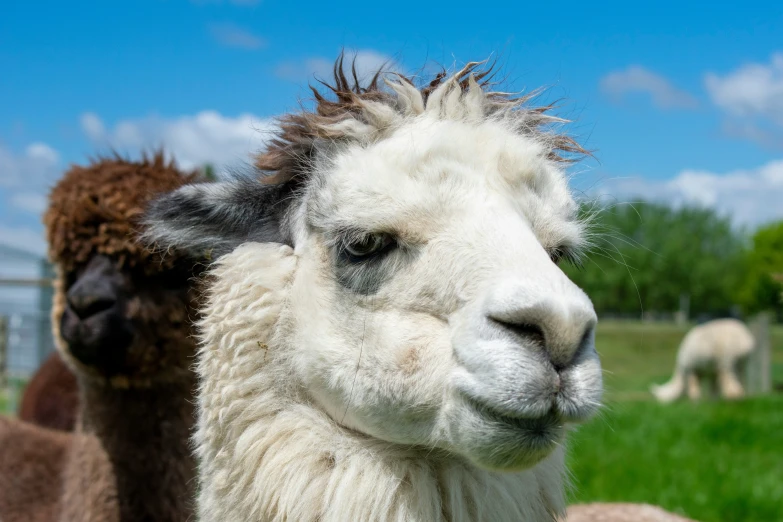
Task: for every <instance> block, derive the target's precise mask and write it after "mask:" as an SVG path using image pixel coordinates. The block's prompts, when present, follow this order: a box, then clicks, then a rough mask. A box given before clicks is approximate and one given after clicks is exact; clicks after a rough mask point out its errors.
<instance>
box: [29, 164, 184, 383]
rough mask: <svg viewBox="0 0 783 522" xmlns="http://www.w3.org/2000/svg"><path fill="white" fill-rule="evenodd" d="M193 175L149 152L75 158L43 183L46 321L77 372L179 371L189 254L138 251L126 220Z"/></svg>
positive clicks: (139, 379)
mask: <svg viewBox="0 0 783 522" xmlns="http://www.w3.org/2000/svg"><path fill="white" fill-rule="evenodd" d="M193 179H194V176H193V175H185V174H183V173H181V172H179V171H178V170H177V169H176V168H175V167H174V166H173V165H172V164H167V163H166V162H165V161H164V159H163V155H162V154H158V155H156V156H155V157H154V158H151V159H147V158H145V159H143V160H142V161H141V162H129V161H125V160H122V159H120V158H112V159H103V160H99V161H97V162H95V163H93V164H91V165H89V166H88V167H85V168H82V167H77V166H75V167H73V168H71V170H69V171H68V172H67V173H66V174H65V175H64V176H63V178H62V179H61V180H60V181H59V182H58V184H57V185H56V186H55V187H54V189H53V190H52V192H51V195H50V201H49V203H50V204H49V208H48V210H47V212H46V215H45V218H44V220H45V223H46V227H47V239H48V242H49V254H50V258H51V259H52V261H53V263H54V264H55V266H56V269H57V272H58V278H57V281H56V287H55V297H54V307H53V314H52V322H53V326H54V330H55V340H56V343H57V345H58V349H59V350H60V352H61V354H62V355H63V356H64V359H65V360H66V361H67V362H68V363H69V364H70V365H71V366H73V367H74V368H75V369H76V370H77V371H78V373H79V374H81V375H84V376H88V377H94V378H99V379H108V381H109V382H111V383H113V384H115V385H118V386H125V385H146V384H149V383H151V382H153V381H156V380H159V379H168V378H172V377H175V376H176V375H178V374H179V375H181V374H184V373H185V372H186V371H187V367H188V364H190V362H191V360H190V357H192V355H193V349H194V345H193V342H192V341H191V340H190V329H189V327H188V315H189V313H191V312H192V311H193V310H194V308H193V306H192V303H191V301H192V298H193V295H192V291H191V287H192V285H191V284H190V281H189V279H190V278H191V277H192V275H193V268H192V267H193V263H192V262H188V261H186V260H185V259H184V258H180V257H177V256H171V257H170V258H167V259H165V260H163V261H162V260H161V259H160V256H158V255H154V254H152V253H150V252H149V251H147V250H146V249H145V248H144V247H143V246H142V245H140V244H138V243H137V242H136V236H137V234H138V233H137V231H136V227H137V223H136V222H135V221H136V219H137V217H138V216H139V214H140V213H141V211H142V209H143V207H144V205H145V204H146V203H147V201H148V200H149V199H150V198H152V197H154V196H155V195H158V194H160V193H162V192H166V191H170V190H173V189H175V188H178V187H180V186H181V185H183V184H185V183H187V182H188V181H193Z"/></svg>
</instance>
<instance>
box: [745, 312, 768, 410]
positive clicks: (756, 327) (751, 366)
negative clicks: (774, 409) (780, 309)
mask: <svg viewBox="0 0 783 522" xmlns="http://www.w3.org/2000/svg"><path fill="white" fill-rule="evenodd" d="M750 329H751V331H752V332H753V337H755V338H756V346H755V349H754V350H753V352H751V354H750V357H748V360H747V363H746V371H745V376H746V382H747V390H746V391H747V393H748V395H759V394H763V393H769V392H770V391H772V379H771V373H770V372H771V367H772V365H771V361H770V348H771V342H770V337H769V313H768V312H762V313H760V314H758V315H757V316H756V317H755V319H753V321H752V322H751V324H750Z"/></svg>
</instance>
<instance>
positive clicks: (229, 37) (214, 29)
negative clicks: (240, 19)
mask: <svg viewBox="0 0 783 522" xmlns="http://www.w3.org/2000/svg"><path fill="white" fill-rule="evenodd" d="M209 32H210V34H212V37H213V38H214V39H215V40H217V42H218V43H220V44H221V45H225V46H226V47H237V48H239V49H249V50H254V49H259V48H261V47H263V46H264V45H266V42H265V41H264V39H263V38H261V37H258V36H256V35H254V34H253V33H251V32H250V31H248V30H247V29H243V28H241V27H239V26H237V25H234V24H231V23H222V24H212V25H210V26H209Z"/></svg>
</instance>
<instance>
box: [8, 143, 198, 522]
mask: <svg viewBox="0 0 783 522" xmlns="http://www.w3.org/2000/svg"><path fill="white" fill-rule="evenodd" d="M193 178H194V176H193V175H187V176H186V175H183V174H181V173H180V172H179V171H177V170H176V169H175V168H174V166H173V165H170V164H166V162H165V161H164V159H163V156H162V154H158V155H156V156H155V157H154V158H152V159H144V160H143V161H142V162H138V163H132V162H127V161H124V160H122V159H119V158H113V159H103V160H100V161H98V162H95V163H94V164H92V165H90V166H89V167H87V168H81V167H73V168H72V169H71V170H70V171H69V172H67V173H66V174H65V176H64V178H63V179H62V180H61V181H60V182H59V183H58V184H57V186H56V187H55V188H54V190H53V191H52V193H51V195H50V205H49V209H48V211H47V213H46V215H45V218H44V221H45V224H46V228H47V238H48V241H49V254H50V257H51V259H52V261H53V262H54V263H55V265H56V268H57V271H58V278H57V280H56V284H55V296H54V306H53V311H52V319H53V320H52V323H53V328H54V337H55V340H56V343H57V348H58V351H59V353H60V355H61V356H62V358H63V359H64V361H65V362H66V364H67V365H68V366H69V367H70V368H72V369H73V371H74V373H75V375H76V379H77V382H78V388H79V395H80V412H79V417H78V421H77V425H76V429H75V433H72V434H70V433H62V432H57V431H53V430H48V429H44V428H40V427H37V426H32V425H30V424H27V423H24V422H20V421H8V420H6V421H3V422H2V423H0V520H2V521H3V522H14V521H17V520H19V521H21V520H25V521H35V522H37V521H44V520H47V521H49V520H60V521H66V520H67V521H79V522H81V521H88V520H89V521H92V520H95V521H96V522H97V521H104V520H109V521H114V520H116V521H136V520H139V521H141V520H150V521H167V522H168V521H172V522H185V521H186V520H188V519H189V518H190V517H191V514H192V511H191V498H192V496H193V490H192V485H193V480H192V479H193V476H194V468H195V464H194V462H193V459H192V457H191V454H190V451H189V446H188V436H189V432H190V429H191V426H192V425H193V406H192V393H193V387H194V385H195V380H194V377H193V373H192V372H191V371H190V369H189V366H190V364H191V358H192V356H193V355H194V352H195V341H194V340H193V338H192V331H191V327H190V319H191V318H192V317H194V316H195V304H196V303H195V297H196V293H197V291H196V290H195V288H194V286H193V285H192V284H191V281H192V279H193V278H194V276H197V275H198V273H197V272H198V270H199V269H198V268H194V266H193V263H192V261H185V260H184V259H183V258H180V257H178V256H177V255H176V253H175V254H174V255H167V256H166V257H165V259H161V257H160V256H159V255H157V254H153V253H151V252H149V251H148V250H146V249H144V248H143V247H142V246H140V245H139V244H138V243H137V242H136V234H137V228H136V227H137V225H136V218H137V217H138V215H139V214H140V212H141V211H142V209H143V208H144V206H145V205H146V203H147V201H148V200H149V199H150V198H151V197H153V196H155V195H156V194H160V193H163V192H168V191H170V190H173V189H175V188H177V187H179V186H180V185H182V184H184V183H186V182H189V181H193Z"/></svg>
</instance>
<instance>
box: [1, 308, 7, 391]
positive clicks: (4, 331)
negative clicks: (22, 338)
mask: <svg viewBox="0 0 783 522" xmlns="http://www.w3.org/2000/svg"><path fill="white" fill-rule="evenodd" d="M8 333H9V332H8V318H7V317H6V316H4V315H0V390H3V389H5V387H6V386H7V385H8Z"/></svg>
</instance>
